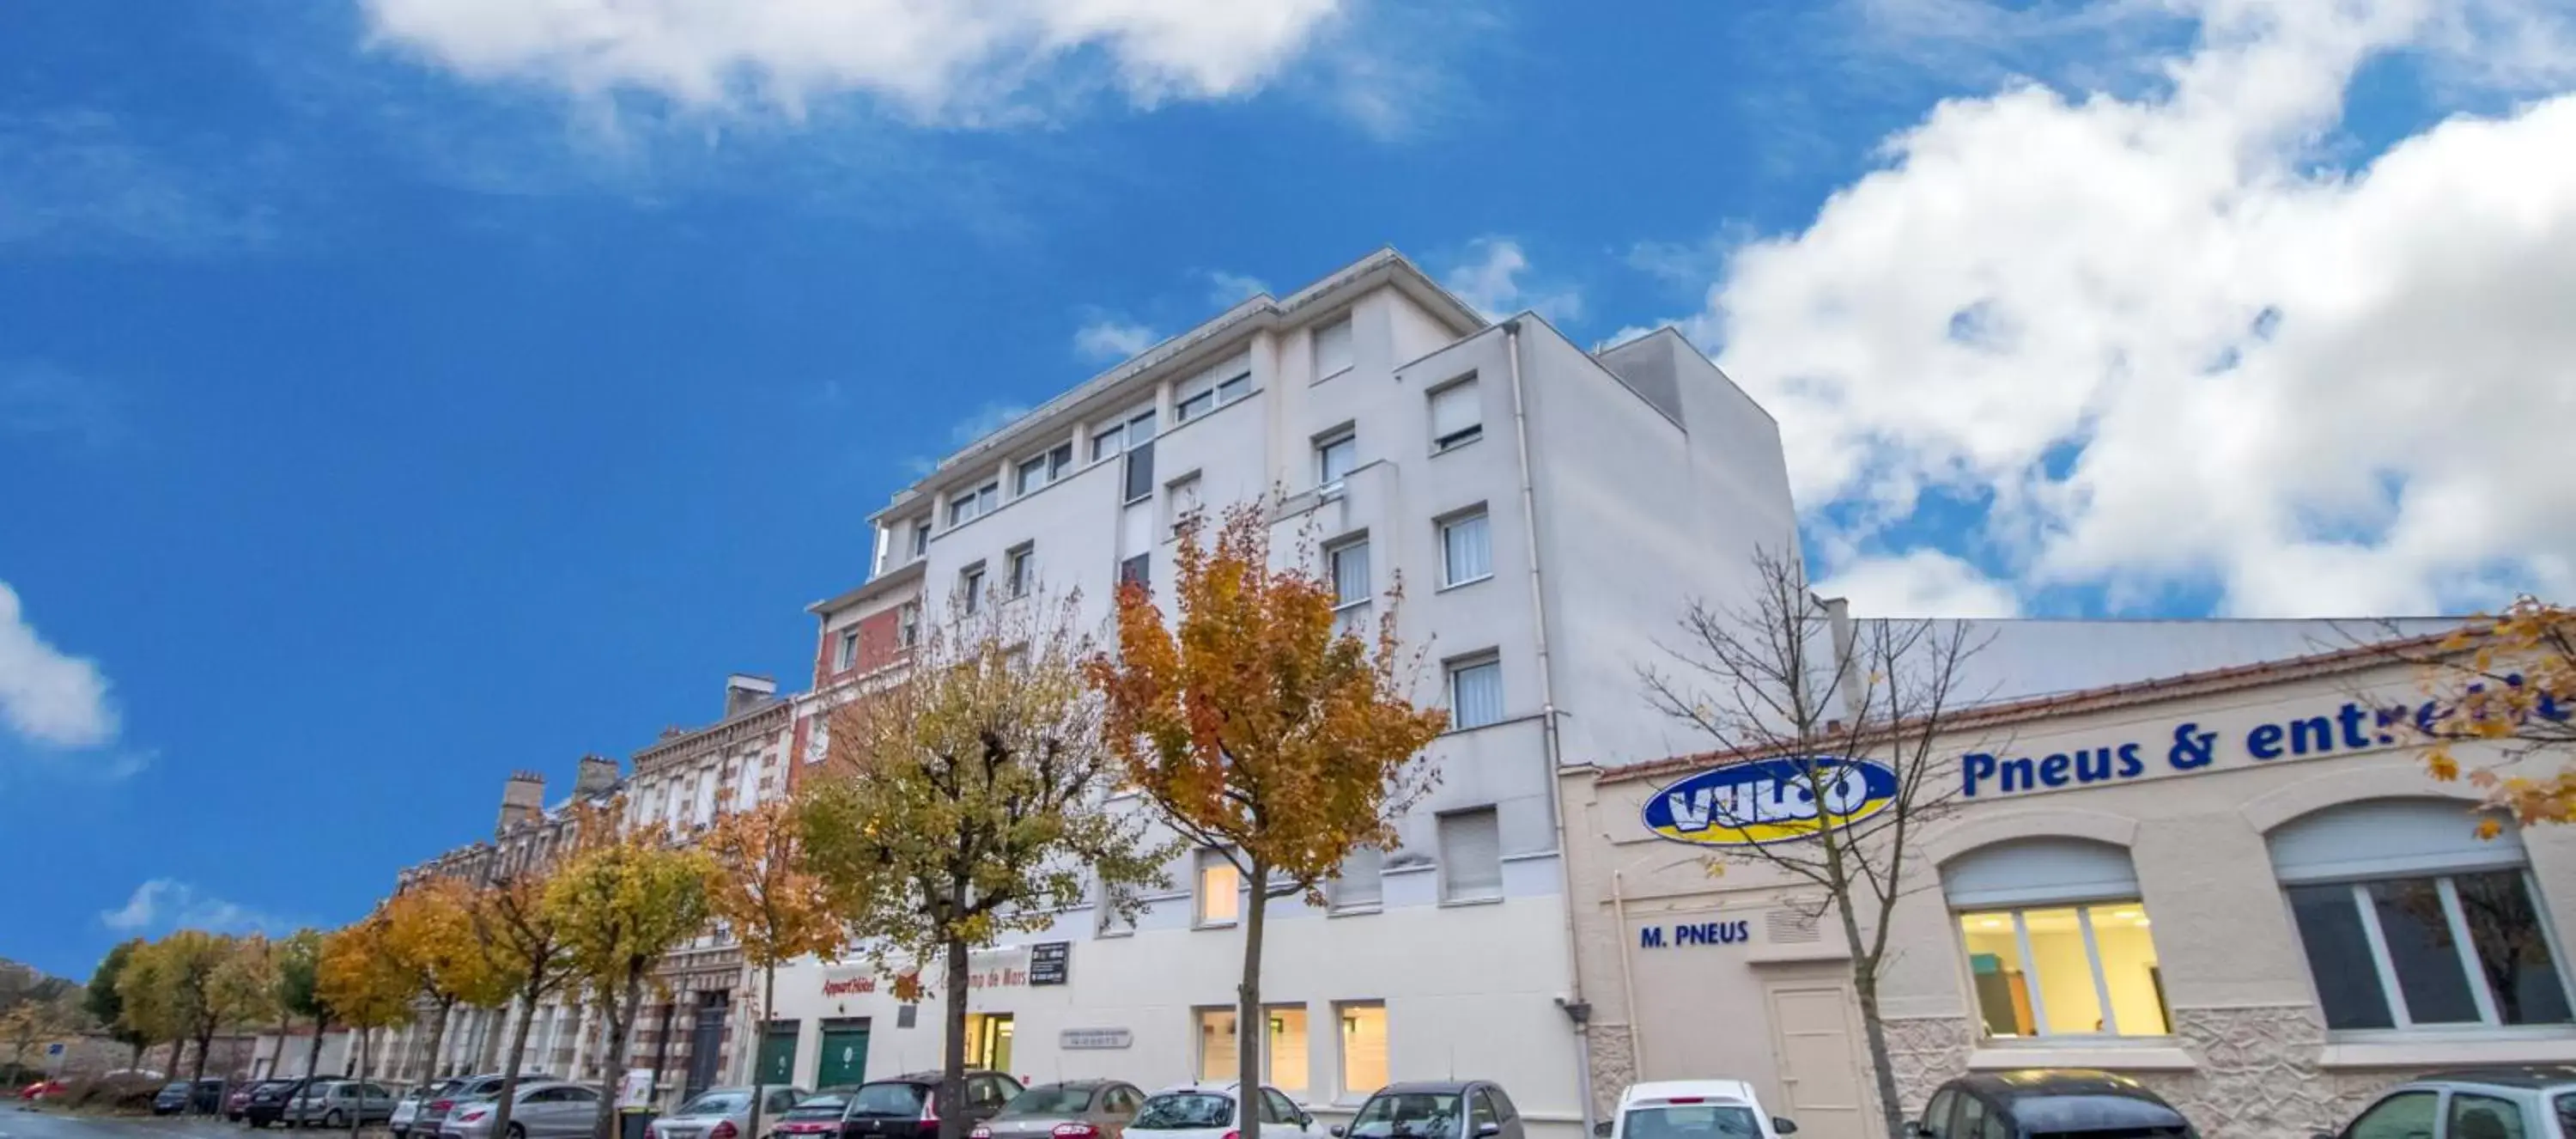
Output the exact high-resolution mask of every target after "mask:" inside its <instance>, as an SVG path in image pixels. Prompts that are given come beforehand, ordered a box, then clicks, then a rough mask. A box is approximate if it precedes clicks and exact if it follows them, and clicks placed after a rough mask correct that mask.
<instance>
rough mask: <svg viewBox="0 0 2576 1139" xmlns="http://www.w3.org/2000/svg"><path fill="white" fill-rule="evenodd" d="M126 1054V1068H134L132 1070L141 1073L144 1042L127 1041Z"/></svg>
mask: <svg viewBox="0 0 2576 1139" xmlns="http://www.w3.org/2000/svg"><path fill="white" fill-rule="evenodd" d="M125 1052H126V1060H125V1066H126V1067H128V1068H132V1069H134V1070H135V1071H138V1072H139V1071H142V1070H143V1042H142V1041H141V1040H128V1041H126V1042H125Z"/></svg>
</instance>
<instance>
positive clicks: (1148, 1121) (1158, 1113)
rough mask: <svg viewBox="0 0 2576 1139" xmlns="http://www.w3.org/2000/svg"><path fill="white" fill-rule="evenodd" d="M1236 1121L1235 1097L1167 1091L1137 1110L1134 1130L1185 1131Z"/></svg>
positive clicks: (1213, 1093) (1226, 1124) (1129, 1126)
mask: <svg viewBox="0 0 2576 1139" xmlns="http://www.w3.org/2000/svg"><path fill="white" fill-rule="evenodd" d="M1233 1122H1234V1097H1232V1096H1228V1095H1219V1094H1217V1093H1215V1092H1166V1093H1164V1094H1162V1095H1158V1096H1155V1097H1154V1098H1152V1099H1149V1100H1146V1101H1145V1106H1143V1107H1140V1108H1137V1109H1136V1121H1135V1122H1134V1123H1130V1124H1128V1125H1127V1129H1128V1130H1130V1131H1181V1130H1186V1129H1189V1128H1194V1127H1225V1126H1229V1125H1231V1124H1232V1123H1233Z"/></svg>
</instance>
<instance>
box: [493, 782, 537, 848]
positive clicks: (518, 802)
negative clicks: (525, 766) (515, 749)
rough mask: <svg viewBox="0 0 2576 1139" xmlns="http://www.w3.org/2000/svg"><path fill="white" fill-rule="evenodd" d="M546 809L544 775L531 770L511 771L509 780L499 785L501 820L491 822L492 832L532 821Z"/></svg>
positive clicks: (500, 831) (499, 831)
mask: <svg viewBox="0 0 2576 1139" xmlns="http://www.w3.org/2000/svg"><path fill="white" fill-rule="evenodd" d="M545 810H546V777H545V776H542V775H539V774H537V773H536V772H533V771H513V772H511V773H510V781H509V782H507V783H504V784H502V785H501V821H500V822H498V823H495V824H493V827H492V833H493V834H494V835H496V836H497V835H500V834H502V833H504V832H507V831H508V830H509V829H510V828H511V827H515V826H518V825H519V824H521V823H527V822H534V821H536V818H537V816H539V815H542V814H544V813H545Z"/></svg>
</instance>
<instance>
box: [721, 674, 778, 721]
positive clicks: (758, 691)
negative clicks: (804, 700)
mask: <svg viewBox="0 0 2576 1139" xmlns="http://www.w3.org/2000/svg"><path fill="white" fill-rule="evenodd" d="M777 692H778V682H777V681H775V680H771V679H770V678H768V677H766V676H753V675H752V674H750V673H747V672H737V673H735V674H733V675H732V676H728V677H726V678H725V710H724V714H725V719H728V720H730V719H732V718H734V717H736V716H739V715H742V714H743V713H745V712H748V711H750V710H752V709H754V708H757V707H760V706H761V705H763V704H766V703H768V702H769V698H770V697H771V696H773V695H776V694H777Z"/></svg>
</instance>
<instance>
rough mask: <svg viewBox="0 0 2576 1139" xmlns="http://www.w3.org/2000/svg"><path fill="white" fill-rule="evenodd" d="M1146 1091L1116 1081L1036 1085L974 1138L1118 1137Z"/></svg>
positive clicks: (1013, 1099) (982, 1125)
mask: <svg viewBox="0 0 2576 1139" xmlns="http://www.w3.org/2000/svg"><path fill="white" fill-rule="evenodd" d="M1144 1104H1145V1093H1144V1091H1143V1090H1141V1089H1139V1088H1138V1087H1137V1086H1136V1085H1134V1084H1130V1083H1124V1082H1121V1081H1118V1080H1068V1081H1066V1082H1064V1083H1060V1084H1037V1085H1034V1086H1032V1087H1029V1088H1025V1089H1023V1090H1022V1091H1021V1092H1020V1094H1018V1095H1015V1096H1012V1097H1011V1099H1010V1102H1008V1103H1005V1104H1003V1105H1002V1110H1000V1111H997V1112H994V1113H993V1117H992V1118H991V1119H987V1120H985V1121H984V1122H982V1123H979V1124H976V1125H975V1129H974V1131H973V1132H971V1135H972V1137H973V1139H1118V1137H1119V1136H1120V1135H1123V1134H1125V1133H1126V1131H1127V1121H1129V1120H1131V1119H1134V1118H1136V1109H1137V1108H1139V1107H1142V1106H1144Z"/></svg>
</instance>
